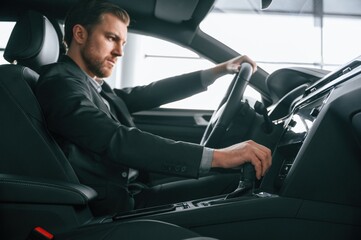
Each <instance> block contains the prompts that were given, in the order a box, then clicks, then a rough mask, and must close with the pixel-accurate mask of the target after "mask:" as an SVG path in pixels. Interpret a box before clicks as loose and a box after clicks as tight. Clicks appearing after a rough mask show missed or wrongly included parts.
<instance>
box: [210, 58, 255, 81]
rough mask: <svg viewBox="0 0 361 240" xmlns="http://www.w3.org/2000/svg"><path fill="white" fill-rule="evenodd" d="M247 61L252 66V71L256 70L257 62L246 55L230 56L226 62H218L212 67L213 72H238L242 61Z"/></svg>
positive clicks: (218, 73)
mask: <svg viewBox="0 0 361 240" xmlns="http://www.w3.org/2000/svg"><path fill="white" fill-rule="evenodd" d="M245 62H247V63H249V64H251V66H252V69H253V73H254V72H256V71H257V64H256V62H255V61H253V60H252V59H251V58H249V57H248V56H246V55H243V56H238V57H235V58H232V59H230V60H228V61H226V62H223V63H220V64H218V65H216V66H215V67H214V68H213V72H214V74H216V75H218V76H221V75H224V74H234V73H238V72H239V70H240V68H241V64H242V63H245Z"/></svg>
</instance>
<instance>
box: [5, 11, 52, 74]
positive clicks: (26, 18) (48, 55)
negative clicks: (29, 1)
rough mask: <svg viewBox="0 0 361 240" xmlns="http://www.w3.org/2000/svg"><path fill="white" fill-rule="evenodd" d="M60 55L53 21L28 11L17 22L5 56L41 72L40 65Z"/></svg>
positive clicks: (11, 60)
mask: <svg viewBox="0 0 361 240" xmlns="http://www.w3.org/2000/svg"><path fill="white" fill-rule="evenodd" d="M58 57H59V40H58V36H57V33H56V31H55V29H54V27H53V25H52V24H51V22H50V21H49V20H48V19H47V18H46V17H45V16H43V15H42V14H40V13H37V12H34V11H28V12H27V13H26V14H25V15H23V16H22V17H21V18H20V19H19V21H18V22H17V23H16V24H15V26H14V29H13V31H12V33H11V35H10V38H9V41H8V43H7V45H6V48H5V52H4V58H5V59H6V60H7V61H8V62H10V63H14V62H17V64H20V65H23V66H26V67H29V68H31V69H33V70H34V71H36V72H38V73H39V70H40V67H41V66H43V65H46V64H50V63H54V62H56V61H57V60H58Z"/></svg>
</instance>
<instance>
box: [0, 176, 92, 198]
mask: <svg viewBox="0 0 361 240" xmlns="http://www.w3.org/2000/svg"><path fill="white" fill-rule="evenodd" d="M96 196H97V193H96V191H95V190H93V189H92V188H90V187H88V186H85V185H82V184H76V183H69V182H62V181H55V180H49V179H43V178H32V177H25V176H18V175H10V174H0V202H12V203H45V204H62V205H64V204H66V205H85V204H87V203H88V202H89V201H90V200H92V199H94V198H95V197H96Z"/></svg>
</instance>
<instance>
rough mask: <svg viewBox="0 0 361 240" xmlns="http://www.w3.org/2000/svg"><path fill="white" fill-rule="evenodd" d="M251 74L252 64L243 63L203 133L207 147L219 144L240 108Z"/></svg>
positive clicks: (202, 141) (203, 143)
mask: <svg viewBox="0 0 361 240" xmlns="http://www.w3.org/2000/svg"><path fill="white" fill-rule="evenodd" d="M251 76H252V66H251V65H250V64H249V63H242V65H241V69H240V70H239V72H238V73H237V74H236V75H235V77H234V78H233V80H232V82H231V84H230V85H229V87H228V90H227V92H226V94H225V96H224V97H223V99H222V101H221V102H220V104H219V106H218V108H217V110H215V111H214V112H213V115H212V117H211V119H210V120H209V123H208V125H207V128H206V130H205V132H204V134H203V137H202V140H201V143H200V144H201V145H203V146H205V147H216V146H217V144H218V141H219V140H220V139H221V138H222V136H223V135H224V134H225V132H226V131H227V128H228V127H229V125H230V123H231V121H232V119H233V118H234V116H235V115H236V113H237V111H238V110H239V109H240V106H241V100H242V97H243V94H244V91H245V90H246V87H247V85H248V82H249V80H250V78H251Z"/></svg>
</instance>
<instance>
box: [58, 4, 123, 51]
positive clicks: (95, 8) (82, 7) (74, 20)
mask: <svg viewBox="0 0 361 240" xmlns="http://www.w3.org/2000/svg"><path fill="white" fill-rule="evenodd" d="M105 13H111V14H113V15H114V16H116V17H118V18H119V20H120V21H122V22H123V23H125V24H126V25H127V26H128V25H129V22H130V17H129V15H128V13H127V12H126V11H125V10H124V9H122V8H120V7H119V6H117V5H115V4H113V3H110V2H107V1H104V0H80V1H78V2H77V3H76V4H75V5H74V6H73V7H72V8H71V9H70V10H69V12H68V13H67V16H66V18H65V30H64V41H65V43H66V44H67V45H68V47H69V46H70V44H71V41H72V39H73V28H74V26H75V25H77V24H80V25H82V26H83V27H84V28H85V29H86V30H87V31H88V32H89V33H91V31H92V29H93V27H94V26H95V25H97V24H98V23H100V22H101V20H102V15H103V14H105Z"/></svg>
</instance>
